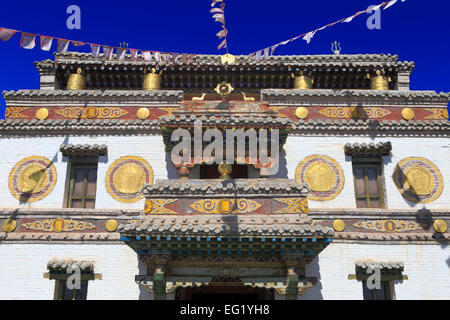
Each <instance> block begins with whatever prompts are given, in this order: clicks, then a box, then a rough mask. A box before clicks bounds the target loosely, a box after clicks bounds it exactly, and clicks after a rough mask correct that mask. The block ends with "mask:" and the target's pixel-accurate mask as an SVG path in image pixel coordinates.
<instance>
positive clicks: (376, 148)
mask: <svg viewBox="0 0 450 320" xmlns="http://www.w3.org/2000/svg"><path fill="white" fill-rule="evenodd" d="M391 150H392V144H391V143H390V142H389V141H388V142H384V143H383V142H379V143H377V144H375V143H369V144H367V143H353V144H351V143H347V144H346V145H345V146H344V151H345V155H347V156H352V157H381V156H387V155H389V152H391Z"/></svg>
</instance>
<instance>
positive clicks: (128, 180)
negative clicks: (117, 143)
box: [105, 156, 153, 203]
mask: <svg viewBox="0 0 450 320" xmlns="http://www.w3.org/2000/svg"><path fill="white" fill-rule="evenodd" d="M152 183H153V170H152V168H151V166H150V165H149V164H148V162H147V161H145V160H144V159H143V158H141V157H133V156H126V157H122V158H119V159H117V160H116V161H114V163H113V164H112V165H111V166H110V167H109V169H108V171H107V172H106V177H105V185H106V190H107V191H108V193H109V194H110V195H111V197H113V198H114V199H116V200H118V201H120V202H125V203H129V202H136V201H139V200H140V199H142V198H143V194H142V188H143V187H144V185H147V184H152Z"/></svg>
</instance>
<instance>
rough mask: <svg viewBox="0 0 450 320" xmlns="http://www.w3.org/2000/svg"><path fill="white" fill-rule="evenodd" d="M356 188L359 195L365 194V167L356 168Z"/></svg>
mask: <svg viewBox="0 0 450 320" xmlns="http://www.w3.org/2000/svg"><path fill="white" fill-rule="evenodd" d="M354 174H355V188H356V194H357V195H365V194H366V191H365V188H364V169H363V168H355V170H354Z"/></svg>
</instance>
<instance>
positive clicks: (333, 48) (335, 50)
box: [331, 41, 342, 54]
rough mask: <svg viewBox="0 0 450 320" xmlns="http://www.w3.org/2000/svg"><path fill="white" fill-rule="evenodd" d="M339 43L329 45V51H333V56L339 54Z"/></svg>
mask: <svg viewBox="0 0 450 320" xmlns="http://www.w3.org/2000/svg"><path fill="white" fill-rule="evenodd" d="M341 50H342V48H341V43H340V42H337V41H334V42H332V43H331V51H333V53H334V54H341Z"/></svg>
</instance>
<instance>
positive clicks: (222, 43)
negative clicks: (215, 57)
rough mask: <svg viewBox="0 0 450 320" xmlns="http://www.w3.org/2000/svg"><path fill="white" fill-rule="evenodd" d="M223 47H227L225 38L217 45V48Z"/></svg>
mask: <svg viewBox="0 0 450 320" xmlns="http://www.w3.org/2000/svg"><path fill="white" fill-rule="evenodd" d="M223 47H225V48H226V47H227V39H225V40H223V41H222V42H221V43H220V44H219V45H218V46H217V50H220V49H222V48H223Z"/></svg>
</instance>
